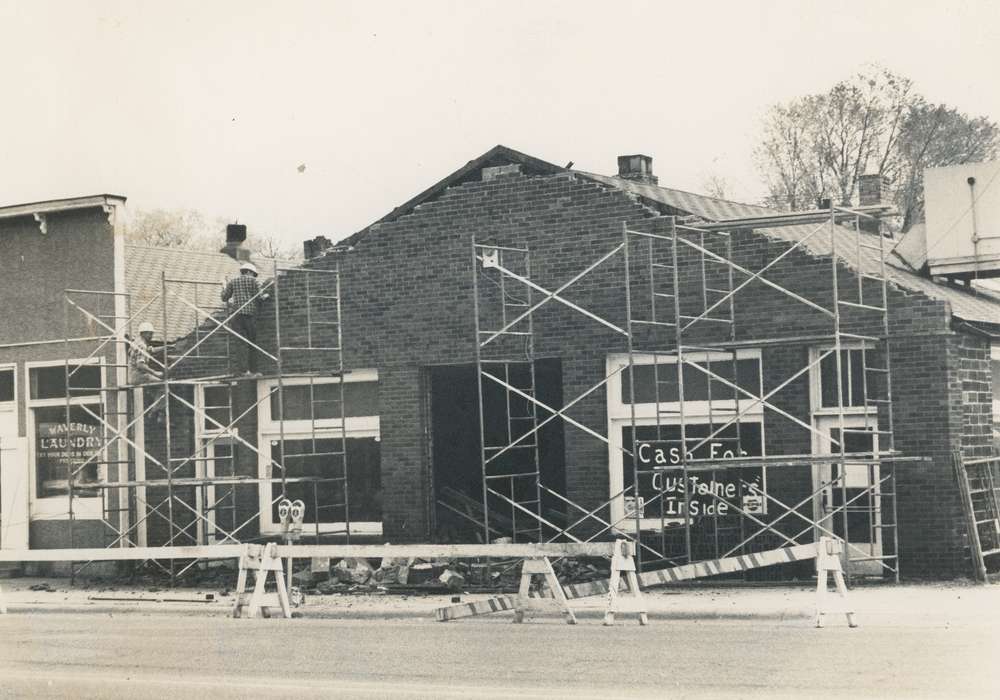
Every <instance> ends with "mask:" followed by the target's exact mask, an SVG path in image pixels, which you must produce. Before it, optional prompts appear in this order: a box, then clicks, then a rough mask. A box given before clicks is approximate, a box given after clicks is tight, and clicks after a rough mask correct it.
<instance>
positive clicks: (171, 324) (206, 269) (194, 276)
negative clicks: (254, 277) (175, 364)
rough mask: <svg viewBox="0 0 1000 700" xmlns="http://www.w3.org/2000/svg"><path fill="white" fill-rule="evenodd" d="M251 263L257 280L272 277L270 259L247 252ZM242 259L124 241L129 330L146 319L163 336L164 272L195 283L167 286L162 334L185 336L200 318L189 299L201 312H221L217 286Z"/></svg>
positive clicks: (173, 337)
mask: <svg viewBox="0 0 1000 700" xmlns="http://www.w3.org/2000/svg"><path fill="white" fill-rule="evenodd" d="M250 262H252V263H253V264H254V265H256V266H257V269H258V270H260V273H261V279H265V278H269V277H270V276H271V275H270V274H269V273H271V272H272V270H273V265H274V261H273V260H271V259H269V258H262V257H259V256H251V259H250ZM241 264H242V263H241V262H239V261H237V260H234V259H233V258H231V257H230V256H228V255H226V254H225V253H213V252H211V251H198V250H186V249H184V248H159V247H155V246H142V245H133V244H126V245H125V290H126V291H127V292H128V293H129V295H130V296H129V303H130V304H131V309H130V310H129V313H130V314H131V318H132V326H133V328H132V331H133V332H135V329H136V328H137V327H138V325H139V324H140V323H141V322H143V321H149V322H150V323H152V324H153V328H155V329H156V330H155V332H154V337H155V338H156V339H157V340H162V339H163V335H164V328H163V322H164V321H163V299H162V297H163V277H164V275H166V277H167V278H168V279H173V280H190V281H192V282H195V281H197V282H198V283H199V284H178V283H168V285H167V287H168V303H167V320H166V323H167V328H166V331H167V333H166V335H167V339H168V340H171V341H173V340H176V339H177V338H180V337H182V336H185V335H188V334H189V333H191V332H192V331H193V330H194V329H195V327H196V326H199V325H201V324H202V323H203V322H204V321H205V318H204V316H202V315H199V314H198V313H197V312H196V311H195V310H194V309H192V308H191V307H190V306H188V304H194V305H196V306H199V307H201V308H202V309H205V310H206V311H211V310H213V309H217V310H218V311H221V310H222V309H223V306H222V300H221V298H220V296H219V295H220V294H221V292H222V287H223V285H225V283H226V282H227V281H228V280H229V279H231V278H233V277H236V276H238V275H239V274H240V272H239V270H240V265H241ZM177 297H180V298H181V299H183V300H184V301H181V300H180V299H178V298H177ZM185 301H186V302H188V304H186V303H184V302H185Z"/></svg>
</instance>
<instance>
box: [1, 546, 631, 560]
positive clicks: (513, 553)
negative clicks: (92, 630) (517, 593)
mask: <svg viewBox="0 0 1000 700" xmlns="http://www.w3.org/2000/svg"><path fill="white" fill-rule="evenodd" d="M243 548H244V545H241V544H214V545H201V546H194V547H107V548H100V547H97V548H86V549H4V550H0V562H22V561H143V560H146V559H229V558H233V559H235V558H238V557H239V556H240V555H241V554H242V553H243ZM613 548H614V543H613V542H584V543H579V542H567V543H559V544H556V543H550V544H533V543H530V542H526V543H523V544H450V545H448V544H369V545H356V544H319V545H316V544H305V545H277V552H278V556H279V557H296V558H304V559H311V558H313V557H329V558H331V559H333V558H336V559H342V558H344V557H362V558H380V557H382V558H384V557H399V558H410V557H417V558H420V559H464V558H474V557H498V558H518V557H610V556H611V553H612V550H613Z"/></svg>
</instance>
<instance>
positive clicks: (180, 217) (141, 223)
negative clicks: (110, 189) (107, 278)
mask: <svg viewBox="0 0 1000 700" xmlns="http://www.w3.org/2000/svg"><path fill="white" fill-rule="evenodd" d="M217 229H218V230H224V229H225V227H224V226H222V227H221V229H220V227H219V225H218V223H215V224H209V223H207V222H206V221H205V217H203V216H202V215H201V214H200V213H199V212H197V211H195V210H193V209H139V210H136V211H134V212H132V216H131V219H130V221H129V222H128V229H127V234H126V237H127V238H128V240H129V241H130V242H132V243H140V244H143V245H151V246H159V247H164V248H187V249H190V250H213V249H215V248H217V247H218V241H219V240H220V236H221V235H222V234H221V233H217ZM222 240H225V239H222Z"/></svg>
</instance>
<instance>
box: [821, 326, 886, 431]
mask: <svg viewBox="0 0 1000 700" xmlns="http://www.w3.org/2000/svg"><path fill="white" fill-rule="evenodd" d="M834 349H835V346H833V345H813V346H811V347H810V348H809V364H810V365H811V367H810V369H809V410H810V412H811V413H812V415H813V416H816V417H818V416H825V415H839V414H840V408H839V407H838V406H824V405H823V363H822V362H821V361H819V357H820V355H822V354H823V353H824V352H826V351H827V350H834ZM840 349H841V350H842V351H846V352H847V353H848V355H847V357H848V360H847V362H848V370H847V372H848V385H849V384H850V376H851V375H850V373H851V371H852V370H851V369H850V356H851V355H850V353H851V351H854V350H870V351H872V352H877V351H878V348H875V347H873V346H871V345H870V344H865V343H864V342H858V341H853V342H849V343H841V344H840ZM830 357H832V358H834V359H835V360H836V357H835V355H834V354H833V353H831V354H830ZM863 371H864V369H862V372H863ZM862 381H865V380H864V378H862ZM845 388H847V389H848V390H849V387H845ZM845 398H846V397H845ZM866 412H869V411H868V406H865V405H864V404H863V403H862V404H861V405H859V406H851V405H850V404H847V403H845V404H844V415H860V416H863V415H864V414H865V413H866Z"/></svg>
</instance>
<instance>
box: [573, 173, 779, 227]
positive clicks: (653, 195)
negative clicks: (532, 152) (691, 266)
mask: <svg viewBox="0 0 1000 700" xmlns="http://www.w3.org/2000/svg"><path fill="white" fill-rule="evenodd" d="M573 172H575V173H577V174H579V175H582V176H584V177H586V178H588V179H591V180H594V181H596V182H600V183H602V184H605V185H610V186H611V187H615V188H617V189H620V190H624V191H625V192H629V193H630V194H634V195H637V196H639V197H642V198H643V199H648V200H649V201H651V202H656V203H658V204H666V205H667V206H668V207H672V208H674V209H680V210H682V211H685V212H687V213H688V214H695V215H697V216H700V217H702V218H704V219H708V220H710V221H722V220H724V219H739V218H742V217H747V216H766V215H767V214H774V213H775V210H774V209H768V208H767V207H760V206H757V205H755V204H743V203H741V202H730V201H728V200H725V199H718V198H716V197H706V196H705V195H701V194H695V193H693V192H685V191H684V190H675V189H671V188H670V187H660V186H659V185H649V184H646V183H643V182H636V181H635V180H625V179H623V178H620V177H610V176H608V175H598V174H596V173H588V172H584V171H582V170H574V171H573Z"/></svg>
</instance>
